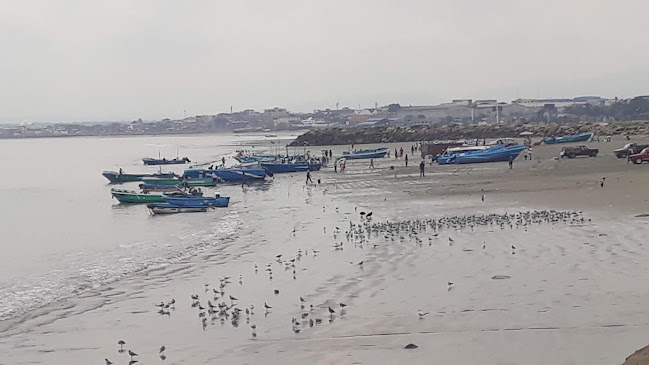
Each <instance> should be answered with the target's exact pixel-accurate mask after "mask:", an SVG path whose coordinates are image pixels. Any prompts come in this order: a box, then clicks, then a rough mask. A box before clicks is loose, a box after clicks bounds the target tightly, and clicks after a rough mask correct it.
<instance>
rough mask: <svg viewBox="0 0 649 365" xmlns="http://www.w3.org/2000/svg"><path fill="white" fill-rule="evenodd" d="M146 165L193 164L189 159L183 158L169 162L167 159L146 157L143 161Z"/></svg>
mask: <svg viewBox="0 0 649 365" xmlns="http://www.w3.org/2000/svg"><path fill="white" fill-rule="evenodd" d="M142 162H144V164H145V165H182V164H186V163H189V162H191V161H190V160H189V159H188V158H187V157H183V158H177V157H176V158H174V159H171V160H167V159H166V158H149V157H145V158H143V159H142Z"/></svg>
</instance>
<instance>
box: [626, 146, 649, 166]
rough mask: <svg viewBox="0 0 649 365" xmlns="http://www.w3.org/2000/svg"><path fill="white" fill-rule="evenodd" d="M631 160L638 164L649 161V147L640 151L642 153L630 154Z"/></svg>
mask: <svg viewBox="0 0 649 365" xmlns="http://www.w3.org/2000/svg"><path fill="white" fill-rule="evenodd" d="M629 160H631V161H633V163H637V164H640V163H643V162H645V161H649V147H647V148H645V149H643V150H642V151H640V153H636V154H633V155H630V156H629Z"/></svg>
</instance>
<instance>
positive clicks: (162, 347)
mask: <svg viewBox="0 0 649 365" xmlns="http://www.w3.org/2000/svg"><path fill="white" fill-rule="evenodd" d="M166 349H167V348H166V347H164V346H160V351H159V352H158V353H159V354H161V353H163V352H165V350H166Z"/></svg>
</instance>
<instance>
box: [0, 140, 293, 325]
mask: <svg viewBox="0 0 649 365" xmlns="http://www.w3.org/2000/svg"><path fill="white" fill-rule="evenodd" d="M293 137H294V136H293ZM279 138H289V139H290V138H291V135H288V134H287V135H280V136H279ZM272 139H273V140H277V142H276V143H275V144H271V143H270V141H269V140H270V139H269V138H266V137H264V136H259V135H257V136H253V135H201V136H165V137H160V136H158V137H120V138H96V137H95V138H48V139H25V140H1V141H0V151H1V155H2V172H3V177H4V178H3V179H2V180H1V181H0V201H1V202H2V204H0V230H1V232H2V239H1V240H0V252H1V253H2V254H0V319H2V318H8V317H11V316H15V315H19V314H21V313H23V312H24V311H26V310H28V309H29V308H32V307H35V306H41V305H44V304H47V303H49V302H51V301H54V300H57V299H60V298H64V297H66V296H70V295H73V294H74V293H77V292H79V291H81V290H83V289H84V288H88V287H96V286H98V285H101V284H105V283H108V282H111V281H114V280H117V279H119V278H122V277H125V276H128V275H132V274H133V273H136V272H138V271H141V270H146V269H150V268H152V267H155V266H158V265H164V264H167V263H169V262H174V261H177V260H181V259H183V258H186V257H189V256H192V255H194V254H196V253H197V252H200V251H201V250H203V249H205V248H206V246H208V245H210V244H212V243H213V242H215V240H216V239H218V238H220V237H227V236H228V235H233V234H235V233H236V232H237V230H238V229H239V226H240V221H239V218H238V214H237V209H236V204H233V206H232V207H231V208H232V209H223V210H219V211H216V212H212V213H211V214H187V215H175V216H173V217H157V216H156V217H153V216H151V215H150V214H149V212H148V211H147V209H146V207H145V206H142V205H121V204H118V202H117V201H116V200H114V199H112V198H111V195H110V192H109V191H110V188H111V187H112V186H110V185H108V181H107V180H106V179H105V178H104V177H103V176H101V172H102V171H103V170H117V169H119V167H121V168H122V169H124V171H125V172H154V171H157V168H156V167H147V166H144V165H143V164H142V161H141V158H142V157H147V156H149V157H157V156H158V153H159V152H160V153H161V154H162V155H163V156H164V157H167V158H173V157H175V156H176V153H178V154H179V155H180V157H183V156H187V157H189V158H190V159H191V160H192V162H196V163H210V162H212V161H216V160H220V159H221V157H223V156H225V157H226V158H228V157H230V156H232V155H233V152H234V151H235V150H237V149H244V148H245V149H250V148H251V145H255V144H256V145H257V146H255V149H260V148H261V147H262V145H265V146H266V148H271V149H272V148H276V147H275V146H278V145H280V144H281V145H284V143H285V142H280V141H279V140H278V138H272ZM273 152H275V151H273ZM228 163H234V161H233V160H232V159H230V160H229V162H228ZM187 166H188V165H178V166H174V167H164V170H165V171H175V172H178V173H180V172H182V170H183V169H184V168H187ZM120 187H123V188H129V189H136V188H137V183H131V184H125V185H121V186H120Z"/></svg>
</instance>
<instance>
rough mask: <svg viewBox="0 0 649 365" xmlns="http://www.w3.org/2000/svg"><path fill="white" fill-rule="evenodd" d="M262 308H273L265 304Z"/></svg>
mask: <svg viewBox="0 0 649 365" xmlns="http://www.w3.org/2000/svg"><path fill="white" fill-rule="evenodd" d="M264 308H266V309H271V308H273V307H271V306H270V305H268V304H266V302H264Z"/></svg>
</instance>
